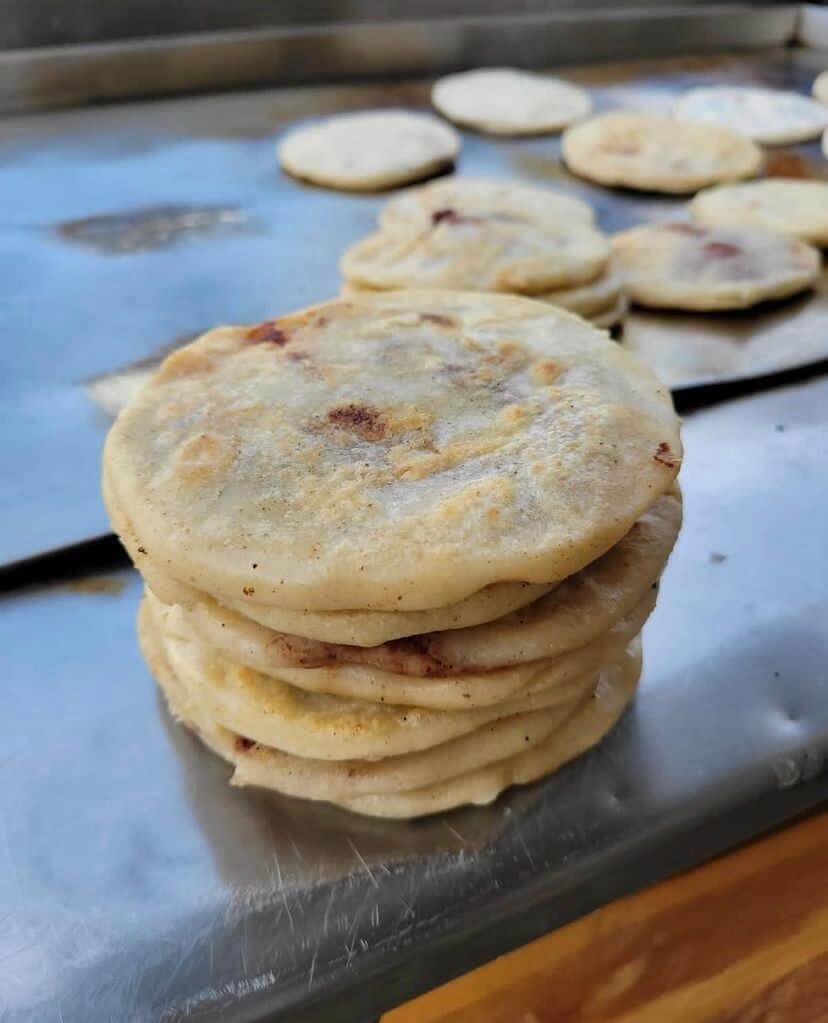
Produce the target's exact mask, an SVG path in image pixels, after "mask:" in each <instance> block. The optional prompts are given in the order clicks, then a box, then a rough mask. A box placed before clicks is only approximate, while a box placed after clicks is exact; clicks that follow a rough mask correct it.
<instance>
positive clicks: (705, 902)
mask: <svg viewBox="0 0 828 1023" xmlns="http://www.w3.org/2000/svg"><path fill="white" fill-rule="evenodd" d="M826 867H828V814H823V815H821V816H819V817H817V818H814V819H813V820H810V821H806V822H804V823H800V824H798V825H796V826H795V827H792V828H789V829H787V830H785V831H783V832H780V833H777V834H775V835H773V836H771V837H769V838H765V839H762V840H760V841H758V842H754V843H752V844H751V845H749V846H747V847H745V848H743V849H740V850H739V851H737V852H735V853H731V854H730V855H728V856H724V857H722V858H721V859H718V860H715V861H713V862H712V863H709V864H706V865H705V866H703V867H699V868H697V869H695V870H692V871H690V872H689V873H687V874H683V875H681V876H680V877H677V878H674V879H672V880H670V881H666V882H663V883H662V884H659V885H656V886H655V887H653V888H649V889H647V890H645V891H643V892H640V893H639V894H637V895H633V896H630V897H629V898H626V899H622V900H621V901H619V902H616V903H613V904H612V905H609V906H606V907H604V908H603V909H600V910H598V911H597V912H595V913H591V914H590V915H589V916H586V917H583V918H582V919H580V920H578V921H576V922H575V923H573V924H570V925H569V926H568V927H564V928H562V929H561V930H559V931H556V932H554V933H552V934H549V935H547V936H546V937H544V938H540V939H538V940H537V941H534V942H532V943H531V944H529V945H526V946H524V947H523V948H521V949H517V950H516V951H515V952H512V953H510V954H508V955H505V956H501V957H500V958H499V959H496V960H494V961H493V962H491V963H488V964H487V965H486V966H483V967H481V968H480V969H478V970H474V971H473V972H472V973H469V974H466V975H465V976H464V977H461V978H459V979H458V980H456V981H453V982H452V983H450V984H446V985H445V986H444V987H441V988H438V989H437V990H435V991H432V992H430V993H429V994H427V995H423V996H422V997H421V998H418V999H415V1000H414V1001H412V1002H409V1003H408V1004H406V1005H404V1006H402V1007H401V1008H399V1009H397V1010H395V1011H393V1012H390V1013H387V1014H386V1015H385V1016H383V1019H382V1023H564V1021H569V1020H578V1021H582V1023H587V1021H589V1023H599V1021H600V1023H668V1021H669V1023H819V1021H825V1020H827V1019H828V884H827V883H826Z"/></svg>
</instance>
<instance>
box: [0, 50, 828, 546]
mask: <svg viewBox="0 0 828 1023" xmlns="http://www.w3.org/2000/svg"><path fill="white" fill-rule="evenodd" d="M826 62H828V56H826V55H825V54H820V53H818V52H816V51H810V50H799V51H790V50H786V51H774V52H772V53H767V54H763V55H761V56H755V57H735V56H731V57H713V58H692V59H684V60H675V61H669V62H665V61H650V62H637V63H634V64H628V63H623V62H622V63H617V64H613V65H606V66H599V67H591V68H584V69H573V71H572V77H573V78H575V79H577V80H579V81H582V82H584V83H585V84H587V85H589V86H590V87H591V88H592V90H593V92H594V95H595V99H596V103H597V105H598V106H599V107H606V106H607V105H610V104H632V105H641V104H648V105H650V106H654V107H659V106H663V105H665V104H669V102H670V99H671V96H672V95H673V94H674V92H675V91H676V90H678V89H681V88H683V87H685V86H688V85H692V84H695V83H697V82H699V81H711V80H716V81H745V80H749V81H752V80H761V81H767V82H769V83H772V84H776V85H781V86H792V87H795V88H798V89H800V90H806V89H807V87H808V86H809V85H810V81H811V78H812V77H813V74H814V72H815V71H816V70H817V69H819V68H820V67H821V66H824V64H825V63H826ZM427 97H428V83H427V82H422V81H416V82H412V81H402V82H397V83H395V84H390V85H389V84H388V83H382V84H377V85H362V86H341V87H337V88H333V87H316V88H303V89H282V90H266V91H259V92H254V93H241V94H235V95H216V96H208V97H201V98H193V99H186V100H175V101H165V102H156V103H142V104H130V105H124V106H119V107H107V108H100V109H92V110H78V111H72V112H67V113H56V114H50V115H41V116H30V117H18V118H10V119H6V120H5V121H0V195H2V196H3V207H2V216H1V217H0V261H2V265H3V267H4V268H5V276H4V281H3V287H2V297H0V331H2V335H1V336H0V340H1V341H2V344H0V399H2V402H3V408H4V411H5V430H6V443H5V444H4V445H3V449H2V455H0V472H2V475H3V480H4V486H3V487H2V488H0V522H1V523H2V525H3V528H2V530H0V565H3V564H6V565H7V564H9V563H13V562H17V561H20V560H23V559H26V558H29V557H32V556H35V555H38V554H41V553H43V552H46V551H52V550H55V549H57V548H60V547H64V546H66V545H68V544H72V543H78V542H81V541H84V540H87V539H90V538H92V537H95V536H98V535H100V534H102V533H104V532H106V531H107V530H108V523H107V521H106V518H105V516H104V513H103V509H102V507H101V503H100V499H99V496H98V474H99V469H98V458H99V450H100V446H101V443H102V441H103V437H104V434H105V431H106V428H107V426H108V423H109V419H108V417H107V416H106V415H105V414H104V412H103V411H102V410H101V409H100V408H99V407H97V406H96V405H95V404H94V402H93V401H92V399H91V395H90V391H89V390H88V383H89V381H90V380H93V379H95V378H99V377H101V376H106V375H107V374H111V373H112V372H113V371H117V370H120V369H123V368H124V367H128V366H130V365H132V364H134V363H135V362H138V361H141V360H145V359H147V358H151V357H153V356H157V355H158V353H159V352H162V351H164V350H166V349H167V348H169V347H170V346H171V345H175V344H180V343H181V342H182V341H184V340H186V339H188V338H191V337H192V336H194V335H196V334H198V333H199V332H200V331H202V330H204V329H206V328H208V327H210V326H213V325H214V324H216V323H218V322H228V321H235V322H251V321H256V320H259V319H262V318H264V317H266V316H269V315H274V314H277V313H279V312H284V311H288V310H291V309H295V308H298V307H300V306H302V305H304V304H306V303H309V302H312V301H315V300H318V299H323V298H326V297H328V296H330V295H332V294H334V293H335V292H336V291H337V290H338V286H339V275H338V271H337V261H338V259H339V256H340V254H341V252H342V251H343V250H344V248H345V247H346V246H347V245H348V244H349V243H350V242H352V241H354V240H356V239H357V238H359V237H360V236H362V235H364V234H366V233H368V232H369V231H371V230H372V229H373V225H374V222H375V218H376V215H377V210H378V208H379V206H380V203H381V202H382V201H383V199H382V197H376V196H348V195H342V194H337V193H335V192H327V191H323V190H319V189H313V188H308V187H304V186H302V185H299V184H297V183H296V182H294V181H292V180H290V179H289V178H287V177H285V176H283V175H280V173H279V171H278V168H277V165H276V157H275V142H276V139H277V138H278V136H279V134H280V132H281V131H283V130H284V129H285V127H286V126H288V125H290V124H292V123H294V122H295V121H296V120H299V119H302V118H305V117H309V116H313V115H318V114H320V113H324V112H328V111H334V110H342V109H356V108H360V107H371V106H375V105H388V104H390V105H400V104H402V105H406V106H413V107H422V106H423V105H424V104H426V103H427ZM773 160H774V161H775V167H776V168H777V170H779V169H781V170H784V171H785V172H790V171H791V170H792V171H793V172H795V173H808V174H820V175H823V176H824V175H825V173H826V170H827V169H828V164H826V163H825V161H824V160H823V159H822V158H821V157H818V155H817V152H816V146H815V145H809V146H799V147H795V148H792V149H789V150H775V151H774V155H773ZM772 169H773V168H772ZM458 170H459V172H460V173H461V174H469V175H492V176H501V177H514V178H517V179H519V180H524V181H530V182H537V183H549V184H551V185H559V186H561V187H563V188H566V189H570V190H572V191H573V192H576V193H578V194H580V195H582V196H584V197H586V198H587V199H589V200H590V201H591V202H593V203H594V204H595V205H596V207H597V210H598V216H599V220H600V222H601V224H602V225H603V227H604V228H605V229H607V230H609V231H613V230H616V229H618V228H622V227H626V226H629V225H632V224H634V223H636V222H637V221H640V220H646V219H649V218H653V217H658V216H666V215H672V214H674V213H678V212H680V211H681V210H682V208H683V206H682V203H680V202H679V201H677V200H671V199H658V198H654V197H651V196H646V195H645V196H640V195H639V196H636V195H634V194H632V193H623V192H614V191H609V190H606V189H601V188H597V187H593V186H590V185H588V184H586V183H585V182H581V181H578V180H576V179H574V178H572V177H570V176H569V175H568V174H567V173H566V171H565V170H564V168H563V166H562V164H561V160H560V145H559V142H558V141H557V140H556V139H554V138H538V139H523V140H514V141H506V140H494V139H489V138H485V137H483V136H479V135H474V134H470V133H465V135H464V140H463V150H462V153H461V156H460V160H459V164H458ZM634 322H635V321H634ZM669 325H670V335H672V334H675V333H677V331H678V330H683V331H685V333H687V332H690V331H695V332H699V331H702V332H705V331H707V333H706V335H705V337H703V338H702V343H701V344H698V343H697V342H696V341H693V339H692V338H691V339H690V341H689V342H688V344H687V345H684V346H683V347H682V349H681V351H680V353H679V354H680V356H681V358H682V359H684V360H685V364H684V369H685V370H686V369H687V368H688V365H689V368H690V369H691V370H692V372H690V373H687V374H686V375H685V377H684V380H683V381H679V382H681V383H683V384H690V383H698V382H700V381H701V380H702V379H704V378H705V376H704V374H701V373H699V372H698V369H699V366H698V360H697V365H696V366H695V368H694V367H693V366H692V365H691V363H692V361H693V358H695V356H696V355H697V354H700V355H701V356H702V357H703V358H702V360H701V369H702V370H705V369H706V366H705V363H704V357H706V352H707V351H708V349H709V348H710V347H711V346H713V345H714V344H715V346H716V347H717V348H719V349H723V350H724V351H725V353H726V354H727V355H732V349H733V348H734V347H735V348H737V349H739V350H740V351H741V349H743V348H744V347H745V338H746V336H749V335H751V333H754V334H756V336H757V338H758V340H759V341H760V347H761V345H764V349H765V354H766V355H767V351H768V350H770V354H771V355H779V354H781V360H776V361H775V362H774V365H773V368H774V369H778V368H779V366H780V365H790V366H796V365H799V364H801V363H803V362H805V361H808V360H812V359H815V358H819V356H820V354H822V355H824V356H828V316H826V300H825V296H823V297H822V299H821V300H819V301H816V300H812V301H810V302H807V301H804V302H803V301H802V300H800V301H798V302H794V303H789V304H787V305H782V306H778V307H776V308H775V309H774V310H771V311H762V312H760V313H758V314H757V315H756V316H755V317H754V316H751V315H743V316H739V317H733V318H723V317H715V318H712V319H707V318H705V317H689V318H682V317H670V318H669ZM708 328H709V330H708ZM770 328H773V330H774V331H776V332H777V336H776V341H774V340H773V337H772V338H771V342H770V349H769V346H768V342H767V337H766V334H767V330H769V329H770ZM760 331H762V332H765V333H764V335H760ZM791 332H793V333H794V335H795V337H796V344H795V345H794V346H793V348H789V343H788V341H789V337H790V333H791ZM633 334H634V332H631V335H630V336H631V337H632V336H633ZM763 337H764V340H763ZM802 338H804V339H805V341H807V345H805V344H803V342H802ZM656 343H657V349H656V350H657V351H660V350H664V351H666V350H667V349H666V347H665V345H666V340H664V343H663V344H659V343H658V338H657V342H656ZM803 351H804V355H803ZM708 368H709V367H708ZM761 368H762V371H764V370H765V369H767V363H766V362H764V363H762V366H761ZM750 370H751V367H750V366H745V365H744V364H742V365H740V366H739V367H738V374H739V375H750ZM674 382H675V381H674Z"/></svg>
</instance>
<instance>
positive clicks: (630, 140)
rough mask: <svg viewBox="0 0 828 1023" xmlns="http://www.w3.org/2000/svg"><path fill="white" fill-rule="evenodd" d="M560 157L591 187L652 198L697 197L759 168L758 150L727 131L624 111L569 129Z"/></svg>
mask: <svg viewBox="0 0 828 1023" xmlns="http://www.w3.org/2000/svg"><path fill="white" fill-rule="evenodd" d="M563 153H564V158H565V160H566V164H567V166H568V167H569V168H570V170H572V171H573V172H574V173H575V174H578V175H580V176H581V177H583V178H587V179H588V180H590V181H597V182H598V183H599V184H601V185H614V186H623V187H625V188H638V189H646V190H651V191H655V192H673V193H683V192H695V191H697V190H698V189H699V188H704V187H706V186H707V185H715V184H717V183H719V182H722V181H738V180H739V179H741V178H749V177H751V176H752V175H754V174H756V173H757V172H758V171H759V169H760V167H761V165H762V154H761V152H760V150H759V149H758V147H757V146H756V145H755V144H754V143H753V142H751V141H750V139H748V138H746V137H745V136H744V135H740V134H738V133H737V132H734V131H731V130H730V129H728V128H723V127H721V126H719V125H714V124H704V123H699V122H694V121H683V120H681V121H680V120H678V119H676V118H673V117H667V116H664V115H663V114H645V113H636V112H634V111H623V110H618V111H613V112H611V113H608V114H601V115H599V116H598V117H592V118H590V119H589V120H587V121H584V122H583V123H581V124H577V125H575V127H573V128H570V129H568V131H567V132H566V134H565V135H564V138H563Z"/></svg>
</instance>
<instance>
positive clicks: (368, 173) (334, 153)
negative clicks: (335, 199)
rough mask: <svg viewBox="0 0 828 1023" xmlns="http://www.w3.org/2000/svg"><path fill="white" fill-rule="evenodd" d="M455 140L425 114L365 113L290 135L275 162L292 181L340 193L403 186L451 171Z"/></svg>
mask: <svg viewBox="0 0 828 1023" xmlns="http://www.w3.org/2000/svg"><path fill="white" fill-rule="evenodd" d="M459 152H460V138H459V136H458V135H457V132H455V131H454V130H453V129H452V128H450V127H449V126H448V125H447V124H443V123H442V122H441V121H438V120H437V118H435V117H431V116H430V115H429V114H416V113H412V112H411V111H408V110H369V111H367V112H364V113H357V114H338V115H337V116H335V117H331V118H328V119H327V120H324V121H316V122H313V123H312V124H307V125H303V126H302V127H299V128H295V129H293V130H292V131H291V132H290V133H289V134H288V135H286V136H285V138H284V139H283V140H282V141H281V143H280V144H279V162H280V163H281V165H282V167H283V168H284V169H285V170H286V171H287V172H288V173H289V174H292V175H293V176H294V177H297V178H301V179H302V180H303V181H312V182H313V183H314V184H317V185H326V186H327V187H328V188H337V189H342V190H344V191H356V192H363V191H374V190H376V189H380V188H391V187H393V186H395V185H404V184H407V183H408V182H410V181H416V180H417V179H418V178H423V177H426V176H427V175H429V174H435V173H436V172H437V171H440V170H444V169H445V168H447V167H450V166H451V165H452V164H453V163H454V160H455V157H456V156H457V154H458V153H459Z"/></svg>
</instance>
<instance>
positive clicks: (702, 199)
mask: <svg viewBox="0 0 828 1023" xmlns="http://www.w3.org/2000/svg"><path fill="white" fill-rule="evenodd" d="M690 211H691V213H692V214H693V219H694V220H695V221H696V223H698V224H703V225H704V226H705V227H759V228H764V229H765V230H768V231H777V232H778V233H779V234H789V235H793V236H794V237H796V238H801V239H802V240H803V241H806V242H810V243H811V244H812V245H828V182H826V181H802V180H801V179H799V178H769V179H768V180H766V181H749V182H746V183H745V184H741V185H720V186H719V187H718V188H711V189H708V190H707V191H704V192H700V193H699V194H698V195H697V196H696V197H695V199H694V200H693V202H692V204H691V206H690Z"/></svg>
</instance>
